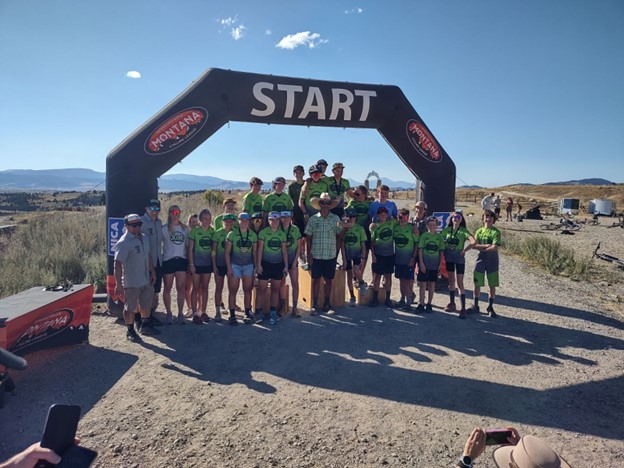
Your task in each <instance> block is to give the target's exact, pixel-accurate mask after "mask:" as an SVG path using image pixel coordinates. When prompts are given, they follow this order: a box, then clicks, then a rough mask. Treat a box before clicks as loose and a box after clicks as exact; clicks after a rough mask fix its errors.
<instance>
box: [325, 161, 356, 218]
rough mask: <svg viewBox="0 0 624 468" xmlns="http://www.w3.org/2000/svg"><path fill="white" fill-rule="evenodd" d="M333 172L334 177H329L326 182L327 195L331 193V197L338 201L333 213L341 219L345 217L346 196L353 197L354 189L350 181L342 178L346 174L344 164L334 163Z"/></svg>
mask: <svg viewBox="0 0 624 468" xmlns="http://www.w3.org/2000/svg"><path fill="white" fill-rule="evenodd" d="M332 172H333V173H334V175H333V176H332V177H328V178H327V180H326V182H327V193H329V196H330V197H332V198H335V199H337V200H338V205H337V206H336V208H334V209H333V210H332V213H334V214H335V215H336V216H338V217H339V218H342V217H343V216H344V207H345V195H348V196H349V197H352V196H353V189H352V188H351V186H350V185H349V181H348V180H347V179H344V178H343V177H342V174H343V172H344V165H343V164H342V163H340V162H337V163H334V165H333V166H332Z"/></svg>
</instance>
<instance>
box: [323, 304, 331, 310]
mask: <svg viewBox="0 0 624 468" xmlns="http://www.w3.org/2000/svg"><path fill="white" fill-rule="evenodd" d="M330 310H331V305H330V304H329V302H326V303H325V304H324V305H323V312H329V311H330Z"/></svg>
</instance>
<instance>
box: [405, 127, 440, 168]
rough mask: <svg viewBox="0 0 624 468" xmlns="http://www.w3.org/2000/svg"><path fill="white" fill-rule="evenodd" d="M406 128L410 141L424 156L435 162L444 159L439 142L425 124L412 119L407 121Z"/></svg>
mask: <svg viewBox="0 0 624 468" xmlns="http://www.w3.org/2000/svg"><path fill="white" fill-rule="evenodd" d="M406 130H407V137H408V138H409V141H410V143H411V144H412V146H413V147H414V148H415V149H416V151H418V153H419V154H420V155H421V156H422V157H423V158H425V159H426V160H428V161H431V162H434V163H438V162H440V161H441V160H442V153H441V152H440V149H439V148H438V144H437V143H436V141H435V140H434V138H433V136H431V133H429V131H428V130H427V129H426V128H425V126H424V125H423V124H421V123H420V122H417V121H416V120H410V121H409V122H407V129H406Z"/></svg>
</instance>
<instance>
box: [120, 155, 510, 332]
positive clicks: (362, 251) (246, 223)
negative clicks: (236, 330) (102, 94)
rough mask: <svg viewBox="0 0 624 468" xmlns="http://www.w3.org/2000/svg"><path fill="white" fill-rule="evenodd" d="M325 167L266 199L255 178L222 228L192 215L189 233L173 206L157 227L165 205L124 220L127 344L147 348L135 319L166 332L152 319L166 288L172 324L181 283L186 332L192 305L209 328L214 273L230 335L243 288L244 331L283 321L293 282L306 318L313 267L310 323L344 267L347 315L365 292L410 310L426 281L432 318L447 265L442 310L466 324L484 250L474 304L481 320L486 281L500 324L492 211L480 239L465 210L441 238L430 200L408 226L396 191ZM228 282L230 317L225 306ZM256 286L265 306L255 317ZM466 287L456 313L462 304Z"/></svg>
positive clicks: (279, 180) (220, 221)
mask: <svg viewBox="0 0 624 468" xmlns="http://www.w3.org/2000/svg"><path fill="white" fill-rule="evenodd" d="M327 167H328V165H327V162H326V161H325V160H319V161H318V162H317V163H316V164H314V165H312V166H311V167H310V168H309V169H308V178H304V176H305V171H304V168H303V167H302V166H299V165H298V166H295V167H294V168H293V175H294V180H293V181H292V182H291V183H290V184H289V185H288V187H286V180H285V178H284V177H276V178H275V179H274V180H273V181H272V191H271V192H270V193H269V194H268V195H266V196H263V195H262V193H261V192H262V186H263V185H264V184H263V182H262V180H260V179H259V178H258V177H253V178H252V179H251V180H250V183H249V185H250V190H249V192H248V193H246V194H245V195H244V196H243V198H242V209H241V210H240V212H238V213H237V202H236V201H235V200H234V199H231V198H228V199H226V200H224V202H223V213H221V214H219V215H218V216H215V217H214V218H213V216H212V213H211V212H210V211H209V210H208V209H203V210H202V211H201V212H200V213H199V214H197V215H191V216H190V217H189V218H188V224H185V223H184V222H183V221H182V218H181V216H182V212H181V210H180V208H179V207H178V206H177V205H172V206H170V207H169V208H168V210H167V219H166V223H165V222H161V220H160V218H159V214H160V210H161V204H160V202H159V200H157V199H153V200H149V202H148V203H147V206H146V207H145V214H143V215H142V216H139V215H138V214H130V215H127V216H126V217H125V225H126V232H125V233H124V235H123V236H122V237H121V239H120V240H119V241H118V243H117V245H116V246H115V250H116V253H115V278H116V280H117V288H116V290H115V294H116V295H117V296H119V297H124V296H125V309H124V317H125V320H126V325H127V326H128V332H127V337H128V339H130V340H132V341H138V340H140V338H139V337H138V335H137V334H136V332H135V328H134V327H133V323H134V321H135V320H136V323H137V325H136V328H137V330H138V331H139V333H142V334H156V333H159V331H158V330H157V329H156V328H154V325H159V324H160V323H159V322H158V320H157V319H156V318H155V317H154V316H153V312H154V311H155V309H156V307H157V305H158V293H159V292H160V288H161V278H162V284H163V302H164V305H165V309H166V314H167V315H166V323H168V324H169V323H173V321H174V316H173V312H172V304H171V302H172V296H171V292H172V289H173V286H174V284H175V288H176V292H177V322H178V323H180V324H184V323H186V320H185V316H184V305H185V301H187V300H188V302H190V308H191V310H192V321H193V323H196V324H202V323H205V322H208V321H210V320H211V317H210V316H209V315H208V312H207V311H208V304H209V302H210V300H209V299H210V298H209V297H208V285H209V283H210V279H211V277H212V275H213V274H214V278H215V281H214V283H215V288H214V296H213V298H214V305H215V314H214V316H213V317H212V319H213V320H215V321H217V322H219V321H222V320H223V315H225V314H227V319H228V321H229V323H230V324H231V325H237V324H238V323H239V318H237V313H236V312H237V306H236V294H237V292H238V291H239V289H240V288H241V287H242V290H243V308H242V310H241V312H243V315H242V320H243V322H244V323H247V324H251V323H260V322H263V321H264V320H268V322H269V324H270V325H276V324H277V322H278V321H279V319H280V315H281V314H280V312H284V311H286V310H287V309H288V305H289V304H288V302H289V298H287V297H286V287H285V285H286V280H287V278H289V279H290V286H291V291H292V295H291V301H292V303H291V304H290V310H291V316H292V317H295V318H296V317H300V312H299V310H298V308H297V305H298V304H297V303H298V298H299V266H302V267H303V268H304V269H308V270H309V271H310V274H311V277H312V296H313V298H312V299H313V304H312V305H313V307H312V309H311V314H312V315H317V314H320V313H323V312H324V313H327V314H333V313H335V311H334V309H333V307H332V304H331V301H330V297H331V291H332V281H333V279H334V275H335V272H336V269H337V268H342V269H344V270H346V272H347V279H348V281H347V285H348V289H349V294H350V300H349V303H350V305H353V306H354V305H355V304H356V298H355V290H354V289H355V288H359V289H360V292H361V294H366V293H367V289H372V298H371V299H370V301H369V305H370V306H372V307H375V306H377V305H378V304H379V302H380V300H381V301H383V302H384V303H385V305H386V306H388V307H397V308H399V309H402V310H406V311H409V310H413V309H412V308H411V304H412V303H415V302H416V301H415V299H416V295H415V294H414V293H413V290H414V283H415V282H418V285H419V288H418V289H419V295H418V299H419V300H418V304H417V306H416V308H415V312H423V311H429V312H430V311H432V300H433V296H434V289H435V282H436V281H437V279H438V276H439V271H440V266H441V264H442V258H443V257H444V259H445V263H446V271H447V272H448V279H449V291H450V293H449V295H450V302H449V303H448V305H447V306H446V308H445V310H446V311H452V312H454V311H457V310H459V317H460V318H465V317H466V314H467V313H468V312H470V310H467V309H466V296H465V289H464V283H463V276H464V265H465V261H464V256H465V253H466V252H467V251H469V250H471V249H475V250H477V251H479V257H478V259H477V264H476V268H475V273H474V284H475V302H474V305H473V306H472V308H471V309H472V311H473V312H478V311H479V305H478V298H479V291H480V288H481V287H482V286H484V285H485V278H486V276H487V279H488V285H489V287H490V298H489V304H488V307H487V312H488V313H489V314H490V316H492V317H495V316H496V313H495V312H494V309H493V302H494V296H495V288H496V286H498V253H497V246H498V245H499V244H500V232H499V231H498V229H496V228H495V227H494V222H495V215H494V213H493V212H491V211H490V210H486V211H485V212H484V215H483V227H481V228H480V229H478V230H477V232H476V233H475V234H474V235H472V234H471V233H470V232H468V230H467V228H466V221H465V219H464V216H463V213H462V212H461V210H459V211H455V212H453V213H452V214H451V216H450V218H449V223H448V225H447V226H446V227H445V228H444V229H443V230H442V232H441V233H439V232H437V230H438V229H437V228H438V220H437V218H435V217H433V216H427V204H426V203H425V202H424V201H420V202H418V203H416V206H415V207H414V208H415V210H416V214H415V216H413V217H412V218H411V219H410V210H408V209H401V210H398V209H397V206H396V204H395V203H394V202H392V201H391V200H389V199H388V196H389V192H390V190H389V188H388V187H387V186H385V185H380V186H378V187H377V191H376V197H370V196H369V193H368V189H367V188H366V186H364V185H360V186H357V187H351V186H350V184H349V181H348V180H347V179H344V178H343V170H344V165H343V164H342V163H335V164H333V166H332V175H331V176H328V175H326V174H325V172H326V169H327ZM368 262H370V263H371V270H372V276H373V281H372V284H371V285H370V286H369V285H367V284H366V283H365V282H364V279H363V273H364V270H365V268H366V266H367V264H368ZM393 274H394V276H395V278H397V279H398V280H399V282H400V300H399V301H398V302H397V303H394V302H393V301H392V300H391V297H390V292H391V289H392V275H393ZM226 279H227V288H228V293H229V294H228V305H227V308H226V307H225V305H224V303H223V289H224V287H225V285H226ZM189 281H190V282H191V283H190V284H189V283H188V282H189ZM256 281H257V300H256V306H255V308H254V309H252V290H253V288H254V284H256ZM321 285H322V286H323V290H322V292H323V296H324V299H323V300H322V304H321V303H320V302H319V296H320V292H321ZM267 289H270V299H269V302H270V307H269V313H268V315H266V316H265V314H264V312H263V299H262V298H265V297H266V294H267V293H268V291H267ZM457 289H459V293H460V294H459V299H460V307H459V309H458V308H457V306H456V303H455V299H456V291H457ZM258 298H260V299H258ZM189 318H191V317H189Z"/></svg>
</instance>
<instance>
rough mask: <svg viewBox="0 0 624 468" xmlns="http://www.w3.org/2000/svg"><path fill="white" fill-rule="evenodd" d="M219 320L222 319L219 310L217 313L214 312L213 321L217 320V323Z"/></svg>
mask: <svg viewBox="0 0 624 468" xmlns="http://www.w3.org/2000/svg"><path fill="white" fill-rule="evenodd" d="M221 320H223V318H222V317H221V312H217V313H216V314H215V318H214V321H215V322H217V323H219V322H220V321H221Z"/></svg>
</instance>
